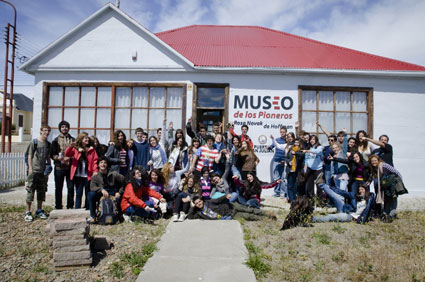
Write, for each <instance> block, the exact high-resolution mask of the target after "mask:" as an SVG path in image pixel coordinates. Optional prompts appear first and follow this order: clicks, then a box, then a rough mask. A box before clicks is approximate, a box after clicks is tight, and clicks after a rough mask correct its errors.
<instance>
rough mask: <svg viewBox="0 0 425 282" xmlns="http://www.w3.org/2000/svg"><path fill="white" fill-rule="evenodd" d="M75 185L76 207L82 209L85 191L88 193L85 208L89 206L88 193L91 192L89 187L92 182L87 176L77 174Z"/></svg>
mask: <svg viewBox="0 0 425 282" xmlns="http://www.w3.org/2000/svg"><path fill="white" fill-rule="evenodd" d="M73 182H74V185H75V192H76V193H75V194H76V195H75V208H76V209H81V202H82V199H83V193H84V194H85V195H86V197H85V201H84V208H85V209H88V208H89V200H88V194H89V187H90V182H89V181H88V179H87V177H78V176H75V177H74V179H73Z"/></svg>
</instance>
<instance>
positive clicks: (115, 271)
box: [109, 261, 124, 278]
mask: <svg viewBox="0 0 425 282" xmlns="http://www.w3.org/2000/svg"><path fill="white" fill-rule="evenodd" d="M109 272H110V273H111V275H112V276H113V277H116V278H123V277H124V267H123V266H122V264H121V263H120V262H118V261H116V262H114V263H112V264H111V266H110V268H109Z"/></svg>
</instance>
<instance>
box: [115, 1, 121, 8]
mask: <svg viewBox="0 0 425 282" xmlns="http://www.w3.org/2000/svg"><path fill="white" fill-rule="evenodd" d="M115 6H117V8H118V9H119V8H120V0H116V1H115Z"/></svg>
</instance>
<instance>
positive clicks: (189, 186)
mask: <svg viewBox="0 0 425 282" xmlns="http://www.w3.org/2000/svg"><path fill="white" fill-rule="evenodd" d="M179 190H180V192H179V193H178V194H177V197H176V199H175V201H174V210H173V217H172V218H171V220H172V221H174V222H176V221H180V222H183V221H184V220H185V219H186V217H187V214H188V212H189V208H190V201H191V200H192V199H193V197H194V196H195V195H198V196H201V187H200V185H199V183H198V182H197V181H196V177H195V176H194V175H193V174H192V173H189V175H188V176H186V177H185V178H183V179H182V180H181V181H180V185H179Z"/></svg>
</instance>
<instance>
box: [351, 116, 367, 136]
mask: <svg viewBox="0 0 425 282" xmlns="http://www.w3.org/2000/svg"><path fill="white" fill-rule="evenodd" d="M359 130H364V131H366V132H367V114H353V132H354V133H355V132H357V131H359Z"/></svg>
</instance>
